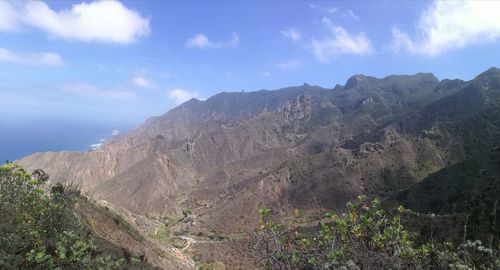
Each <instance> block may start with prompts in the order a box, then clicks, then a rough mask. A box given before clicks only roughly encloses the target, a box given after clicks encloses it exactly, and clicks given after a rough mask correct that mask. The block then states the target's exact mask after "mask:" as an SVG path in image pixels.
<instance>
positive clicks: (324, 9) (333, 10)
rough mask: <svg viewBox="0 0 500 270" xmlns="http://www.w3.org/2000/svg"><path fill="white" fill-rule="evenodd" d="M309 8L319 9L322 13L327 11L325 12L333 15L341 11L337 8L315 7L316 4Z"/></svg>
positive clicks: (310, 5)
mask: <svg viewBox="0 0 500 270" xmlns="http://www.w3.org/2000/svg"><path fill="white" fill-rule="evenodd" d="M309 7H310V8H312V9H319V10H321V11H325V12H327V13H330V14H333V13H335V12H337V10H339V9H338V8H336V7H332V8H326V7H322V6H319V5H315V4H309Z"/></svg>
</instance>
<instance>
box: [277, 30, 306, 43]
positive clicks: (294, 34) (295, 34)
mask: <svg viewBox="0 0 500 270" xmlns="http://www.w3.org/2000/svg"><path fill="white" fill-rule="evenodd" d="M281 35H282V36H283V37H285V38H289V39H291V40H293V41H300V40H301V39H302V34H301V33H300V32H299V31H298V30H297V29H293V28H289V29H286V30H282V31H281Z"/></svg>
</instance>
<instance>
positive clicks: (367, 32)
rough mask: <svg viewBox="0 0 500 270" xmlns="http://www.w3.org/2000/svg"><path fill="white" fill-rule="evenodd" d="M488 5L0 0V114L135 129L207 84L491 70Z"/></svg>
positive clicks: (493, 35) (494, 52)
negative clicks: (8, 0) (150, 117)
mask: <svg viewBox="0 0 500 270" xmlns="http://www.w3.org/2000/svg"><path fill="white" fill-rule="evenodd" d="M499 12H500V1H486V2H480V1H469V2H459V1H443V2H442V1H427V2H426V1H366V2H363V1H339V2H337V1H329V2H315V1H290V2H286V1H241V2H239V1H218V2H217V1H192V2H189V1H122V2H115V1H102V2H99V1H96V2H92V1H84V2H82V1H74V2H72V1H55V2H52V1H46V2H31V1H12V2H7V1H0V116H1V117H2V119H4V120H5V119H7V120H8V121H12V122H24V121H33V120H36V119H56V120H57V119H60V120H61V121H63V120H64V121H67V120H81V121H95V122H102V123H117V124H129V125H136V124H139V123H140V122H142V121H143V120H144V119H146V118H147V117H149V116H152V115H159V114H162V113H164V112H166V111H167V110H168V109H171V108H173V107H174V106H176V105H178V104H180V103H181V102H183V101H185V100H187V99H189V98H191V97H197V98H200V99H204V98H208V97H210V96H212V95H214V94H216V93H218V92H221V91H241V90H246V91H253V90H259V89H277V88H281V87H286V86H292V85H300V84H302V83H304V82H307V83H309V84H313V85H319V86H322V87H327V88H333V87H334V86H335V85H336V84H338V83H339V84H344V83H345V81H346V80H347V79H348V78H349V77H350V76H351V75H353V74H359V73H362V74H366V75H372V76H376V77H383V76H387V75H390V74H413V73H417V72H433V73H434V74H435V75H436V76H437V77H438V78H440V79H443V78H461V79H465V80H469V79H472V78H473V77H474V76H475V75H477V74H478V73H480V72H482V71H484V70H486V69H487V68H489V67H493V66H497V67H498V66H500V64H499V60H500V16H498V14H499Z"/></svg>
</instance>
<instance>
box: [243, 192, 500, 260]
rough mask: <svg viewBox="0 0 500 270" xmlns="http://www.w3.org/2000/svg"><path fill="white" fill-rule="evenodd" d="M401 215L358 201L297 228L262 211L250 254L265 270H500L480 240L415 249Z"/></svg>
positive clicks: (376, 202)
mask: <svg viewBox="0 0 500 270" xmlns="http://www.w3.org/2000/svg"><path fill="white" fill-rule="evenodd" d="M403 211H404V208H403V207H399V208H398V213H395V214H393V215H388V214H387V213H386V212H385V211H384V210H383V209H381V207H380V201H379V200H378V199H375V200H373V201H371V202H368V201H367V200H366V197H363V196H362V197H359V198H358V199H357V200H356V201H355V202H352V203H348V204H347V211H346V212H345V213H342V214H337V213H333V212H328V213H326V214H325V216H324V218H321V219H320V220H319V223H318V222H317V223H309V224H305V225H302V226H299V225H298V224H297V223H296V222H292V223H291V224H283V223H279V222H276V221H274V220H272V219H271V217H270V212H271V210H270V209H268V208H262V209H261V210H260V211H259V215H260V228H259V229H258V230H257V231H256V232H255V234H254V235H253V239H252V244H251V246H250V247H249V250H250V251H251V252H253V253H254V254H256V255H257V256H258V257H260V259H261V260H262V261H263V263H264V265H265V266H266V267H267V268H269V269H346V270H347V269H350V270H353V269H492V270H493V269H500V259H499V252H498V248H496V250H492V249H489V248H486V247H484V246H482V245H481V242H480V241H475V242H471V241H467V242H465V243H463V244H461V245H460V246H458V247H454V246H453V245H451V244H449V243H444V244H440V245H436V244H430V243H423V244H416V242H417V239H418V236H417V234H415V233H413V232H410V231H408V230H406V229H405V228H404V226H403V225H402V224H401V216H400V214H401V213H402V212H403ZM295 221H296V220H295Z"/></svg>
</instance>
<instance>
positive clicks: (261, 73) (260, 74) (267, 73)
mask: <svg viewBox="0 0 500 270" xmlns="http://www.w3.org/2000/svg"><path fill="white" fill-rule="evenodd" d="M258 75H259V76H260V77H269V76H271V72H269V71H264V72H260V73H258Z"/></svg>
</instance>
